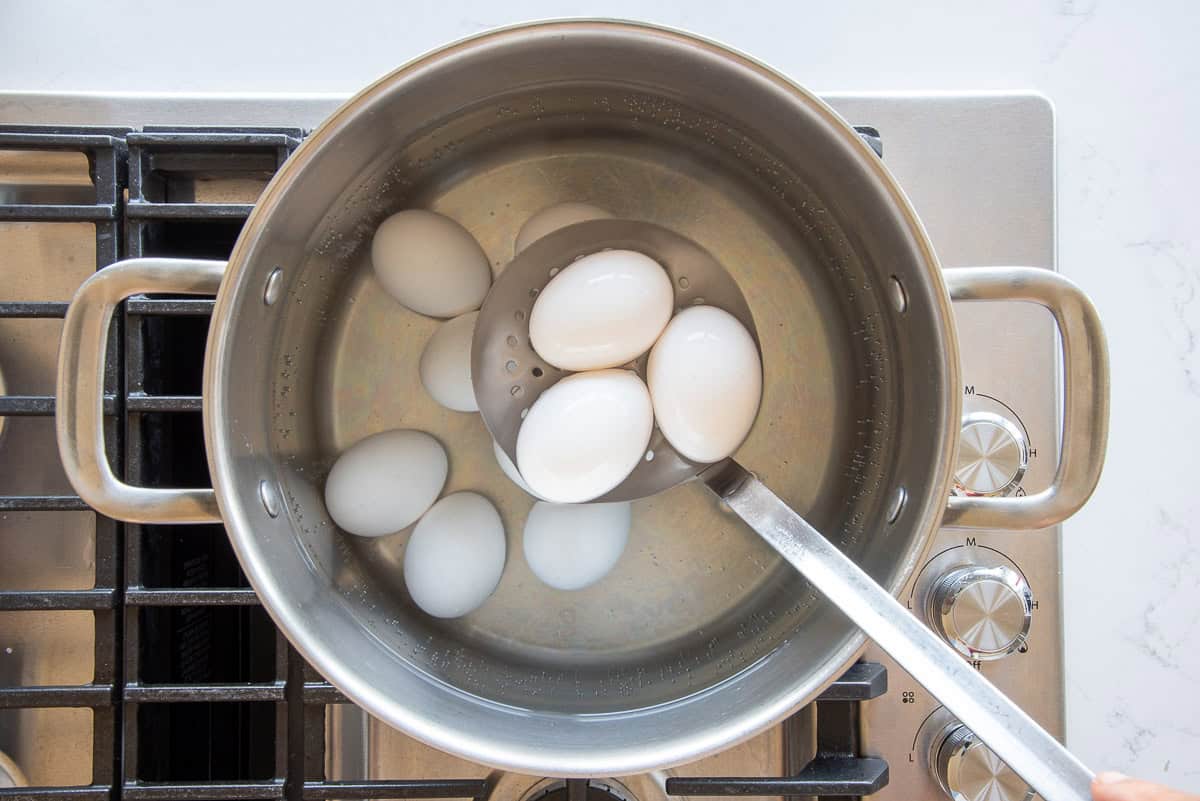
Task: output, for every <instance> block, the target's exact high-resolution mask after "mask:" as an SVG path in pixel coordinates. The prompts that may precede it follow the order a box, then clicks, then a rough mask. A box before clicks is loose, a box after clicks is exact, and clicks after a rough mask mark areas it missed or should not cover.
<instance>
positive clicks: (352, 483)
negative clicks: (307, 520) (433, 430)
mask: <svg viewBox="0 0 1200 801" xmlns="http://www.w3.org/2000/svg"><path fill="white" fill-rule="evenodd" d="M447 470H448V463H447V460H446V451H445V449H443V448H442V445H441V443H439V442H438V441H437V440H436V439H434V438H433V437H431V436H430V435H428V434H426V433H425V432H424V431H412V430H409V429H396V430H393V431H384V432H382V433H379V434H374V435H372V436H369V437H367V438H365V439H362V440H359V441H358V442H356V443H354V445H352V446H350V447H349V448H347V449H346V450H345V451H344V452H343V453H342V454H341V456H339V457H338V458H337V461H336V462H334V463H333V469H331V470H330V471H329V478H327V479H326V480H325V508H326V509H327V510H329V516H330V517H332V518H333V522H335V523H337V524H338V526H339V527H341V528H342V529H343V530H344V531H346V532H348V533H350V534H357V535H358V536H360V537H382V536H384V535H386V534H394V533H396V532H397V531H400V530H401V529H403V528H407V527H408V526H410V525H412V524H413V523H414V522H416V520H417V518H419V517H420V516H421V515H422V514H424V513H425V510H427V509H428V508H429V507H430V506H431V505H432V504H433V502H434V501H436V500H437V497H438V495H439V494H441V492H442V487H444V486H445V484H446V473H447Z"/></svg>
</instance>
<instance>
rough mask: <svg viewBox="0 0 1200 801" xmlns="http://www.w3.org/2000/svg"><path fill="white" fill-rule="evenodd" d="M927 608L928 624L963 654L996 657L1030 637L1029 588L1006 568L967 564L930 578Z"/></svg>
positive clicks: (985, 657) (1030, 608) (982, 658)
mask: <svg viewBox="0 0 1200 801" xmlns="http://www.w3.org/2000/svg"><path fill="white" fill-rule="evenodd" d="M925 613H926V618H927V619H928V621H929V623H930V625H931V626H933V628H934V629H935V630H936V631H937V632H938V633H939V634H941V635H942V637H943V638H944V639H945V640H946V642H948V643H950V644H951V645H952V646H954V647H955V648H956V649H957V650H958V651H959V652H960V653H962V654H963V655H964V656H967V657H970V658H971V659H980V660H990V659H1000V658H1002V657H1005V656H1008V655H1009V654H1011V653H1012V652H1013V651H1015V650H1017V649H1018V648H1020V647H1021V646H1022V645H1024V643H1025V639H1026V638H1027V637H1028V636H1029V625H1030V623H1032V621H1033V593H1032V592H1031V591H1030V589H1029V585H1028V584H1027V583H1026V582H1025V578H1024V577H1023V576H1022V575H1021V574H1020V573H1018V572H1017V571H1016V570H1013V569H1012V568H1010V567H1003V566H1000V567H983V566H980V565H969V566H966V567H959V568H956V569H954V570H951V571H950V572H949V573H946V574H945V575H944V576H942V577H941V578H939V579H938V580H937V581H936V582H935V583H934V585H933V587H932V588H931V589H930V591H929V594H928V596H927V597H926V604H925Z"/></svg>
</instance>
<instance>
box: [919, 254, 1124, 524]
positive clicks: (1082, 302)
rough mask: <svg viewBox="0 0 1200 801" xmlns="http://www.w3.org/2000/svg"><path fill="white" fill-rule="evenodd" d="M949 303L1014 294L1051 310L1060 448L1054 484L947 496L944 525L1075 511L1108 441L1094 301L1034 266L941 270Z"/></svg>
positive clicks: (1104, 355) (1103, 361) (1103, 351)
mask: <svg viewBox="0 0 1200 801" xmlns="http://www.w3.org/2000/svg"><path fill="white" fill-rule="evenodd" d="M942 276H943V278H944V279H945V281H946V287H947V289H949V291H950V298H951V299H952V300H955V301H971V300H1017V301H1027V302H1029V303H1037V304H1039V305H1041V306H1045V307H1046V308H1047V309H1049V311H1050V313H1051V314H1053V315H1054V321H1055V323H1056V324H1057V325H1058V331H1059V334H1060V341H1061V343H1062V354H1063V417H1062V449H1061V451H1060V453H1059V457H1058V469H1057V470H1056V471H1055V474H1054V482H1053V483H1052V484H1051V485H1050V486H1049V487H1048V488H1047V489H1044V490H1042V491H1041V492H1038V493H1036V494H1034V495H1029V496H1025V497H1019V498H982V497H963V496H952V497H951V498H950V504H949V506H948V507H947V509H946V514H945V517H944V518H943V521H942V525H944V526H951V527H957V528H991V529H1038V528H1046V527H1048V526H1053V525H1055V524H1056V523H1061V522H1062V521H1063V520H1066V519H1067V518H1068V517H1070V516H1071V515H1073V514H1075V512H1076V511H1078V510H1079V508H1080V507H1081V506H1083V504H1084V503H1085V502H1086V501H1087V499H1088V498H1089V497H1090V496H1091V494H1092V491H1093V490H1094V489H1095V488H1096V482H1098V481H1099V480H1100V470H1101V468H1102V467H1103V465H1104V450H1105V447H1106V445H1107V443H1108V346H1107V345H1106V343H1105V339H1104V329H1103V328H1102V327H1101V325H1100V317H1099V315H1097V313H1096V307H1095V306H1093V305H1092V302H1091V300H1089V299H1088V296H1087V295H1085V294H1084V293H1083V290H1081V289H1080V288H1079V287H1078V286H1076V285H1075V284H1074V283H1072V282H1071V281H1069V280H1067V279H1066V278H1064V277H1062V276H1061V275H1059V274H1058V273H1056V272H1053V271H1051V270H1044V269H1039V268H1035V267H960V268H955V269H947V270H943V271H942Z"/></svg>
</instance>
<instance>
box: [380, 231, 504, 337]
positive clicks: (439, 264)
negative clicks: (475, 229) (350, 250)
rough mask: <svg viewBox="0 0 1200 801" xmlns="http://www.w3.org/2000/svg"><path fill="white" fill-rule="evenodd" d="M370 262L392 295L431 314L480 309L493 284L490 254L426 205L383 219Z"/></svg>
mask: <svg viewBox="0 0 1200 801" xmlns="http://www.w3.org/2000/svg"><path fill="white" fill-rule="evenodd" d="M371 264H372V265H373V266H374V267H375V275H376V276H378V278H379V283H380V284H382V285H383V288H384V289H385V290H386V291H387V293H388V294H389V295H391V296H392V297H393V298H395V299H396V300H398V301H400V303H402V304H403V305H404V306H406V307H408V308H409V309H412V310H413V311H415V312H418V313H420V314H426V315H429V316H430V317H457V316H458V315H460V314H463V313H464V312H469V311H471V310H473V309H478V308H479V305H480V304H481V303H483V298H484V296H485V295H487V291H488V287H490V286H491V284H492V270H491V267H489V266H488V259H487V254H485V253H484V252H483V248H481V247H480V246H479V243H478V242H476V241H475V238H474V237H472V236H471V234H470V232H469V231H467V229H466V228H463V227H462V226H461V225H459V224H458V223H457V222H455V221H454V220H452V219H450V218H449V217H445V216H443V215H441V214H435V213H434V212H432V211H425V210H424V209H409V210H408V211H402V212H399V213H397V214H393V215H392V216H391V217H388V218H387V219H386V220H384V221H383V222H382V223H380V225H379V228H378V229H376V231H375V237H374V238H373V239H372V240H371Z"/></svg>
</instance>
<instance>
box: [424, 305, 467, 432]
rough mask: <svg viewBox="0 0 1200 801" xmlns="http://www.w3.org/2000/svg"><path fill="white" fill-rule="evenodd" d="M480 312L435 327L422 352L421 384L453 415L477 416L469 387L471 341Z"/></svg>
mask: <svg viewBox="0 0 1200 801" xmlns="http://www.w3.org/2000/svg"><path fill="white" fill-rule="evenodd" d="M478 317H479V312H470V313H468V314H464V315H462V316H460V317H455V318H454V319H453V320H447V321H446V322H444V323H442V324H441V325H439V326H438V328H437V330H436V331H434V332H433V336H431V337H429V341H428V342H426V343H425V350H423V351H421V366H420V373H421V383H422V384H424V385H425V391H426V392H428V393H429V395H430V397H432V398H433V399H434V400H435V401H437V402H438V403H440V404H441V405H443V406H445V407H446V408H447V409H453V410H454V411H456V412H477V411H479V404H478V403H476V402H475V389H474V387H472V386H471V337H472V335H474V333H475V320H476V319H477V318H478Z"/></svg>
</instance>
